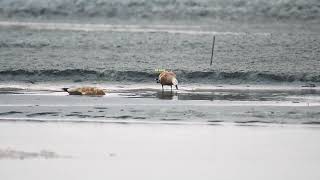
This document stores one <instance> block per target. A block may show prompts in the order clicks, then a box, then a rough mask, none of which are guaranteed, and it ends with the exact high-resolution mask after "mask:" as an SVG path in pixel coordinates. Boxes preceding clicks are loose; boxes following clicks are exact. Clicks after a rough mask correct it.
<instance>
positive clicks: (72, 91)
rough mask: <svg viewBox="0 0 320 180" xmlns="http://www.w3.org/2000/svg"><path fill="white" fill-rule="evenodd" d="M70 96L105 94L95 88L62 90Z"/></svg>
mask: <svg viewBox="0 0 320 180" xmlns="http://www.w3.org/2000/svg"><path fill="white" fill-rule="evenodd" d="M62 89H63V90H64V91H66V92H68V93H69V94H70V95H87V96H103V95H105V92H104V91H103V90H102V89H99V88H96V87H81V88H74V89H73V88H62Z"/></svg>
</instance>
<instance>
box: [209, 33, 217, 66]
mask: <svg viewBox="0 0 320 180" xmlns="http://www.w3.org/2000/svg"><path fill="white" fill-rule="evenodd" d="M215 41H216V36H213V41H212V52H211V61H210V66H211V65H212V60H213V51H214V43H215Z"/></svg>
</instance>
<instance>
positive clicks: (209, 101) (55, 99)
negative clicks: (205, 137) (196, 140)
mask: <svg viewBox="0 0 320 180" xmlns="http://www.w3.org/2000/svg"><path fill="white" fill-rule="evenodd" d="M64 86H66V84H60V85H59V84H56V85H55V86H51V87H50V85H46V84H42V85H41V84H38V85H29V86H28V87H26V84H19V85H15V86H11V87H1V88H0V97H1V104H0V119H1V120H2V121H38V122H92V123H108V122H119V123H174V124H185V123H187V124H190V123H191V124H217V123H218V124H219V123H225V122H228V123H237V124H238V123H240V124H244V123H245V124H255V123H268V124H269V123H276V124H319V123H320V121H319V118H320V90H319V88H304V87H295V86H291V87H290V86H284V87H281V86H249V87H248V86H232V85H224V86H223V85H220V86H206V87H201V86H200V87H198V86H195V85H192V84H189V85H182V86H180V89H179V90H173V91H170V88H168V87H167V88H166V89H165V90H164V91H162V90H161V86H160V87H159V85H152V84H140V85H139V84H138V85H137V84H136V85H124V84H119V85H113V86H112V85H109V88H106V90H105V91H106V92H107V94H106V95H105V96H102V97H97V96H91V97H90V96H71V95H68V94H67V93H66V92H63V91H62V90H61V88H62V87H64ZM79 86H80V84H79ZM40 87H41V88H40ZM105 87H108V85H107V84H105ZM100 88H104V86H103V85H102V86H100Z"/></svg>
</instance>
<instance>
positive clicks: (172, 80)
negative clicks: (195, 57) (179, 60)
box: [156, 71, 178, 91]
mask: <svg viewBox="0 0 320 180" xmlns="http://www.w3.org/2000/svg"><path fill="white" fill-rule="evenodd" d="M156 81H157V83H160V84H161V85H162V90H163V86H164V85H166V86H171V91H172V86H175V87H176V89H178V80H177V76H176V74H175V73H174V72H172V71H163V72H161V73H160V75H159V78H157V79H156Z"/></svg>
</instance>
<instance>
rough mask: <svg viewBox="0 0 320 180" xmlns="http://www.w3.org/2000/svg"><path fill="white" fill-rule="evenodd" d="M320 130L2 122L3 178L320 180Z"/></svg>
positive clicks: (0, 166)
mask: <svg viewBox="0 0 320 180" xmlns="http://www.w3.org/2000/svg"><path fill="white" fill-rule="evenodd" d="M319 138H320V131H319V128H318V127H310V126H301V125H300V126H296V125H284V126H281V125H271V126H235V125H228V124H224V125H218V126H208V125H167V124H161V125H159V124H158V125H152V124H134V125H133V124H117V123H108V124H88V123H81V124H79V123H30V122H28V123H25V122H16V123H12V122H1V123H0V139H1V146H0V150H1V151H4V150H6V149H11V150H12V151H13V150H15V151H18V152H29V153H30V152H41V151H42V152H43V151H47V152H51V153H52V154H57V156H55V157H51V158H50V157H49V158H46V157H42V156H36V157H26V158H23V159H21V158H20V159H19V158H18V159H17V158H12V157H2V158H1V159H0V169H1V173H0V177H1V179H11V180H18V179H48V180H50V179H52V180H54V179H79V180H81V179H90V178H91V177H94V179H129V178H130V179H201V180H204V179H214V178H217V179H279V180H280V179H291V180H295V179H297V180H298V179H299V180H300V179H309V180H316V179H319V178H320V173H319V171H318V167H319V164H320V156H319V153H318V152H319V150H320V145H319V143H318V140H319ZM1 151H0V152H1Z"/></svg>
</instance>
